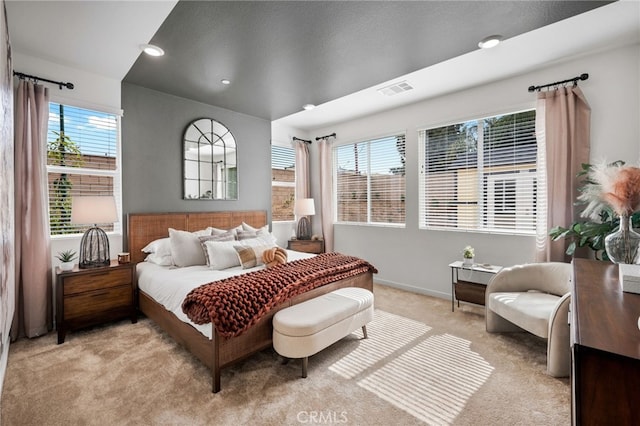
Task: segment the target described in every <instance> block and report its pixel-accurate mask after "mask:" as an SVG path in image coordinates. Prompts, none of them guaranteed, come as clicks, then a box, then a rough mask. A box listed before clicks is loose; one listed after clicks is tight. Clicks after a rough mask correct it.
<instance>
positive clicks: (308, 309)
mask: <svg viewBox="0 0 640 426" xmlns="http://www.w3.org/2000/svg"><path fill="white" fill-rule="evenodd" d="M372 304H373V294H371V292H370V291H368V290H365V289H362V288H355V287H349V288H342V289H338V290H335V291H332V292H331V293H327V294H324V295H322V296H319V297H316V298H314V299H310V300H307V301H305V302H302V303H299V304H297V305H293V306H291V307H289V308H286V309H283V310H281V311H278V312H277V313H276V314H275V316H274V317H273V328H274V329H275V330H278V332H279V333H281V334H284V335H286V336H309V335H311V334H315V333H317V332H319V331H320V330H324V329H325V328H327V327H329V326H331V325H333V324H336V323H338V322H340V321H342V320H343V319H345V318H348V317H351V316H353V315H355V314H356V313H357V312H360V311H362V310H363V309H366V308H367V307H369V306H371V305H372Z"/></svg>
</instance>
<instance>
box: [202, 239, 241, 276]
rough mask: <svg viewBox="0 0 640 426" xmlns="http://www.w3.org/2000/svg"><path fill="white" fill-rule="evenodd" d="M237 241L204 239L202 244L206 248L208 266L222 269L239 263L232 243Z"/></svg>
mask: <svg viewBox="0 0 640 426" xmlns="http://www.w3.org/2000/svg"><path fill="white" fill-rule="evenodd" d="M236 244H238V242H237V241H206V242H205V243H204V246H205V247H206V249H207V257H208V258H209V268H211V269H215V270H218V271H219V270H222V269H227V268H231V267H234V266H238V265H240V261H239V260H238V255H237V254H236V250H235V249H234V248H233V246H234V245H236Z"/></svg>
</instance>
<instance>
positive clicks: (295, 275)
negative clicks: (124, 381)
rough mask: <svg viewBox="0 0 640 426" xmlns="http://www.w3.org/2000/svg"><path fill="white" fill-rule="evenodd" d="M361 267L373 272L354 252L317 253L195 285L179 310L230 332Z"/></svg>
mask: <svg viewBox="0 0 640 426" xmlns="http://www.w3.org/2000/svg"><path fill="white" fill-rule="evenodd" d="M367 271H371V272H373V273H377V272H378V271H377V270H376V268H375V267H373V265H371V264H370V263H368V262H366V261H364V260H362V259H359V258H357V257H353V256H345V255H342V254H339V253H325V254H320V255H318V256H315V257H312V258H310V259H302V260H294V261H292V262H289V263H285V264H282V265H278V266H274V267H272V268H268V269H261V270H259V271H255V272H250V273H248V274H243V275H238V276H235V277H230V278H225V279H223V280H220V281H214V282H212V283H209V284H204V285H201V286H200V287H198V288H195V289H193V290H191V292H190V293H189V294H188V295H187V297H186V298H185V299H184V302H182V311H183V312H184V313H185V314H187V316H188V317H189V319H191V321H193V322H194V323H196V324H206V323H208V322H212V323H213V324H214V326H215V327H216V330H217V331H218V334H220V335H221V336H224V337H234V336H238V335H240V334H242V333H243V332H244V331H246V330H247V329H248V328H249V327H251V326H252V325H254V324H255V323H256V322H258V320H260V318H262V317H263V316H264V315H265V314H267V313H268V312H269V311H270V310H271V309H273V308H274V307H275V306H277V305H279V304H280V303H282V302H285V301H287V300H289V299H291V298H292V297H294V296H296V295H298V294H301V293H304V292H306V291H309V290H312V289H314V288H316V287H320V286H323V285H325V284H328V283H330V282H333V281H338V280H340V279H343V278H347V277H351V276H354V275H358V274H360V273H363V272H367Z"/></svg>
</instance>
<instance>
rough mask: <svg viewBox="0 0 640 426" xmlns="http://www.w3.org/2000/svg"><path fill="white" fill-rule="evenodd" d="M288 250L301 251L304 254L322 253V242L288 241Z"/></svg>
mask: <svg viewBox="0 0 640 426" xmlns="http://www.w3.org/2000/svg"><path fill="white" fill-rule="evenodd" d="M287 248H288V249H289V250H295V251H303V252H305V253H315V254H320V253H324V240H289V243H288V244H287Z"/></svg>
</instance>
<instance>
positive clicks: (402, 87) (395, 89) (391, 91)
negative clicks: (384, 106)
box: [378, 81, 413, 96]
mask: <svg viewBox="0 0 640 426" xmlns="http://www.w3.org/2000/svg"><path fill="white" fill-rule="evenodd" d="M412 89H413V86H412V85H410V84H409V83H407V82H406V81H401V82H399V83H393V84H392V85H390V86H386V87H383V88H380V89H378V92H380V93H382V94H383V95H386V96H393V95H397V94H398V93H402V92H406V91H408V90H412Z"/></svg>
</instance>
